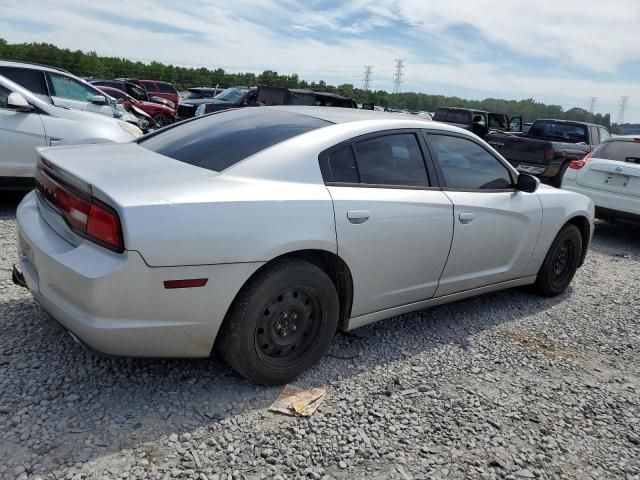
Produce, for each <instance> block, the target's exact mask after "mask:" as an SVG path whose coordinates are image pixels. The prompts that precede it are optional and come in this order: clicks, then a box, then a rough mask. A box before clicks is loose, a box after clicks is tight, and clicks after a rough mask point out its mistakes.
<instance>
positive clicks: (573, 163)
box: [569, 152, 591, 170]
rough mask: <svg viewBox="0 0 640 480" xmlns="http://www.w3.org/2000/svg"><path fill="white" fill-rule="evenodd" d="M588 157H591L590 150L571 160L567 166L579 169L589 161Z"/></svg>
mask: <svg viewBox="0 0 640 480" xmlns="http://www.w3.org/2000/svg"><path fill="white" fill-rule="evenodd" d="M590 158H591V152H589V153H587V154H586V155H585V156H584V157H583V158H582V159H580V160H571V163H569V168H573V169H574V170H580V169H581V168H582V167H584V166H585V165H586V163H587V162H588V161H589V159H590Z"/></svg>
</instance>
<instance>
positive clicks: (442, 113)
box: [433, 108, 472, 124]
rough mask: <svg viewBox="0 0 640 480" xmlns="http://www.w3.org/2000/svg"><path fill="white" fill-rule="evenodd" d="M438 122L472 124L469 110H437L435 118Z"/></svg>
mask: <svg viewBox="0 0 640 480" xmlns="http://www.w3.org/2000/svg"><path fill="white" fill-rule="evenodd" d="M433 119H434V120H435V121H436V122H450V123H462V124H467V123H471V120H472V118H471V112H470V111H469V110H456V109H448V108H439V109H438V110H436V114H435V115H434V116H433Z"/></svg>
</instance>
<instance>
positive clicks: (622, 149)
mask: <svg viewBox="0 0 640 480" xmlns="http://www.w3.org/2000/svg"><path fill="white" fill-rule="evenodd" d="M591 158H601V159H603V160H618V161H620V162H625V161H626V162H630V163H640V143H638V142H629V141H627V140H614V141H611V142H605V143H603V144H601V145H599V146H598V148H596V149H595V150H594V151H593V153H592V154H591Z"/></svg>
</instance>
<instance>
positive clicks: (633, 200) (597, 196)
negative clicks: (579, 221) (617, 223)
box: [562, 170, 640, 219]
mask: <svg viewBox="0 0 640 480" xmlns="http://www.w3.org/2000/svg"><path fill="white" fill-rule="evenodd" d="M574 172H575V170H574ZM562 188H563V189H565V190H570V191H572V192H577V193H581V194H583V195H586V196H587V197H589V198H590V199H591V200H593V203H594V204H595V206H596V217H597V216H598V214H600V216H607V217H620V218H624V217H627V218H630V219H633V218H636V217H639V218H640V197H638V196H635V195H625V194H623V193H616V192H608V191H606V190H598V189H597V188H590V187H583V186H582V185H578V184H577V183H576V180H575V173H573V172H572V171H571V170H567V173H566V175H565V177H564V179H563V182H562ZM616 212H617V214H616Z"/></svg>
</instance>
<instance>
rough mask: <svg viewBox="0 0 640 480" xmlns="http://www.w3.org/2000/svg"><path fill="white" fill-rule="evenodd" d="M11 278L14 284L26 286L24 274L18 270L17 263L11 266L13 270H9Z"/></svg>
mask: <svg viewBox="0 0 640 480" xmlns="http://www.w3.org/2000/svg"><path fill="white" fill-rule="evenodd" d="M11 280H12V281H13V283H14V284H15V285H18V286H19V287H22V288H27V282H26V281H25V279H24V275H23V274H22V272H21V271H20V269H19V268H18V266H17V265H14V266H13V270H12V271H11Z"/></svg>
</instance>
